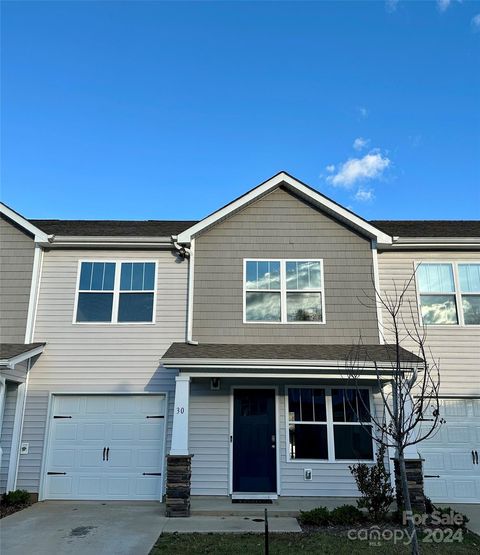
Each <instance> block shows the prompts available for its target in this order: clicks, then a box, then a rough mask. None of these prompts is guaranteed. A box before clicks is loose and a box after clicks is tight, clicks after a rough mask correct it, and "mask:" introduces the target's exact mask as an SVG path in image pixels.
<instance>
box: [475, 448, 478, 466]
mask: <svg viewBox="0 0 480 555" xmlns="http://www.w3.org/2000/svg"><path fill="white" fill-rule="evenodd" d="M475 462H476V464H478V451H477V450H476V449H475Z"/></svg>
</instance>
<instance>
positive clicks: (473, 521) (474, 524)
mask: <svg viewBox="0 0 480 555" xmlns="http://www.w3.org/2000/svg"><path fill="white" fill-rule="evenodd" d="M438 505H439V506H440V507H444V506H445V505H449V503H444V504H443V505H442V504H441V503H439V504H438ZM450 507H452V509H454V510H455V511H458V512H459V513H463V514H464V515H466V516H468V518H469V519H470V522H469V523H468V524H467V527H468V528H470V530H471V531H472V532H475V534H478V535H479V536H480V503H452V504H451V505H450Z"/></svg>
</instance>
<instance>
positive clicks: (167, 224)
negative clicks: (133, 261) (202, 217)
mask: <svg viewBox="0 0 480 555" xmlns="http://www.w3.org/2000/svg"><path fill="white" fill-rule="evenodd" d="M29 221H30V222H31V223H32V224H33V225H35V226H37V227H38V228H40V229H41V230H42V231H44V232H45V233H48V234H49V235H66V236H72V237H75V236H90V237H95V236H96V237H115V236H119V237H170V235H178V233H180V232H182V231H184V230H185V229H188V228H189V227H191V226H192V225H193V224H195V223H197V222H193V221H187V220H183V221H180V220H179V221H177V220H143V221H135V220H29Z"/></svg>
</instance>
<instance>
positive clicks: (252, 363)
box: [162, 358, 421, 372]
mask: <svg viewBox="0 0 480 555" xmlns="http://www.w3.org/2000/svg"><path fill="white" fill-rule="evenodd" d="M420 364H421V363H414V362H404V363H402V365H403V366H404V368H403V369H407V368H413V367H416V366H419V365H420ZM162 365H163V366H164V367H165V368H175V369H178V368H180V369H182V368H191V369H194V368H199V369H204V368H224V369H227V368H232V369H236V368H242V369H247V368H248V369H258V368H268V369H276V370H289V369H296V368H302V369H304V370H307V369H308V370H318V369H319V368H321V369H323V370H329V371H334V372H338V371H339V370H341V369H346V368H347V365H346V362H345V361H344V360H338V361H337V360H293V359H292V360H274V359H272V360H267V359H259V360H256V359H248V360H245V359H213V358H210V359H163V360H162ZM357 366H359V367H360V368H362V370H363V369H371V370H375V366H374V364H373V363H372V362H371V361H359V362H358V363H357ZM377 368H381V369H385V370H390V371H391V370H392V365H391V364H390V363H389V362H386V361H385V362H378V363H377Z"/></svg>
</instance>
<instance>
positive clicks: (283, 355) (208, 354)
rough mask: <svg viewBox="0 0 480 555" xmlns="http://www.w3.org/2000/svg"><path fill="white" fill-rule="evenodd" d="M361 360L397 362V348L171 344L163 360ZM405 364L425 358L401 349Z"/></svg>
mask: <svg viewBox="0 0 480 555" xmlns="http://www.w3.org/2000/svg"><path fill="white" fill-rule="evenodd" d="M352 356H356V357H357V358H358V359H359V360H367V361H376V362H390V361H391V360H394V359H395V345H361V346H358V345H285V344H282V345H260V344H259V345H257V344H247V345H244V344H225V343H218V344H216V343H203V344H199V345H191V344H189V343H172V345H171V346H170V348H169V349H168V350H167V352H166V353H165V354H164V355H163V357H162V358H163V359H191V360H195V359H209V358H211V359H233V360H249V359H250V360H263V359H265V360H307V361H308V360H317V361H318V360H334V361H337V360H350V359H351V358H352ZM400 357H401V360H402V361H403V362H421V361H422V359H421V358H419V357H417V356H416V355H414V354H413V353H411V352H410V351H407V350H406V349H403V348H400Z"/></svg>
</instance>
